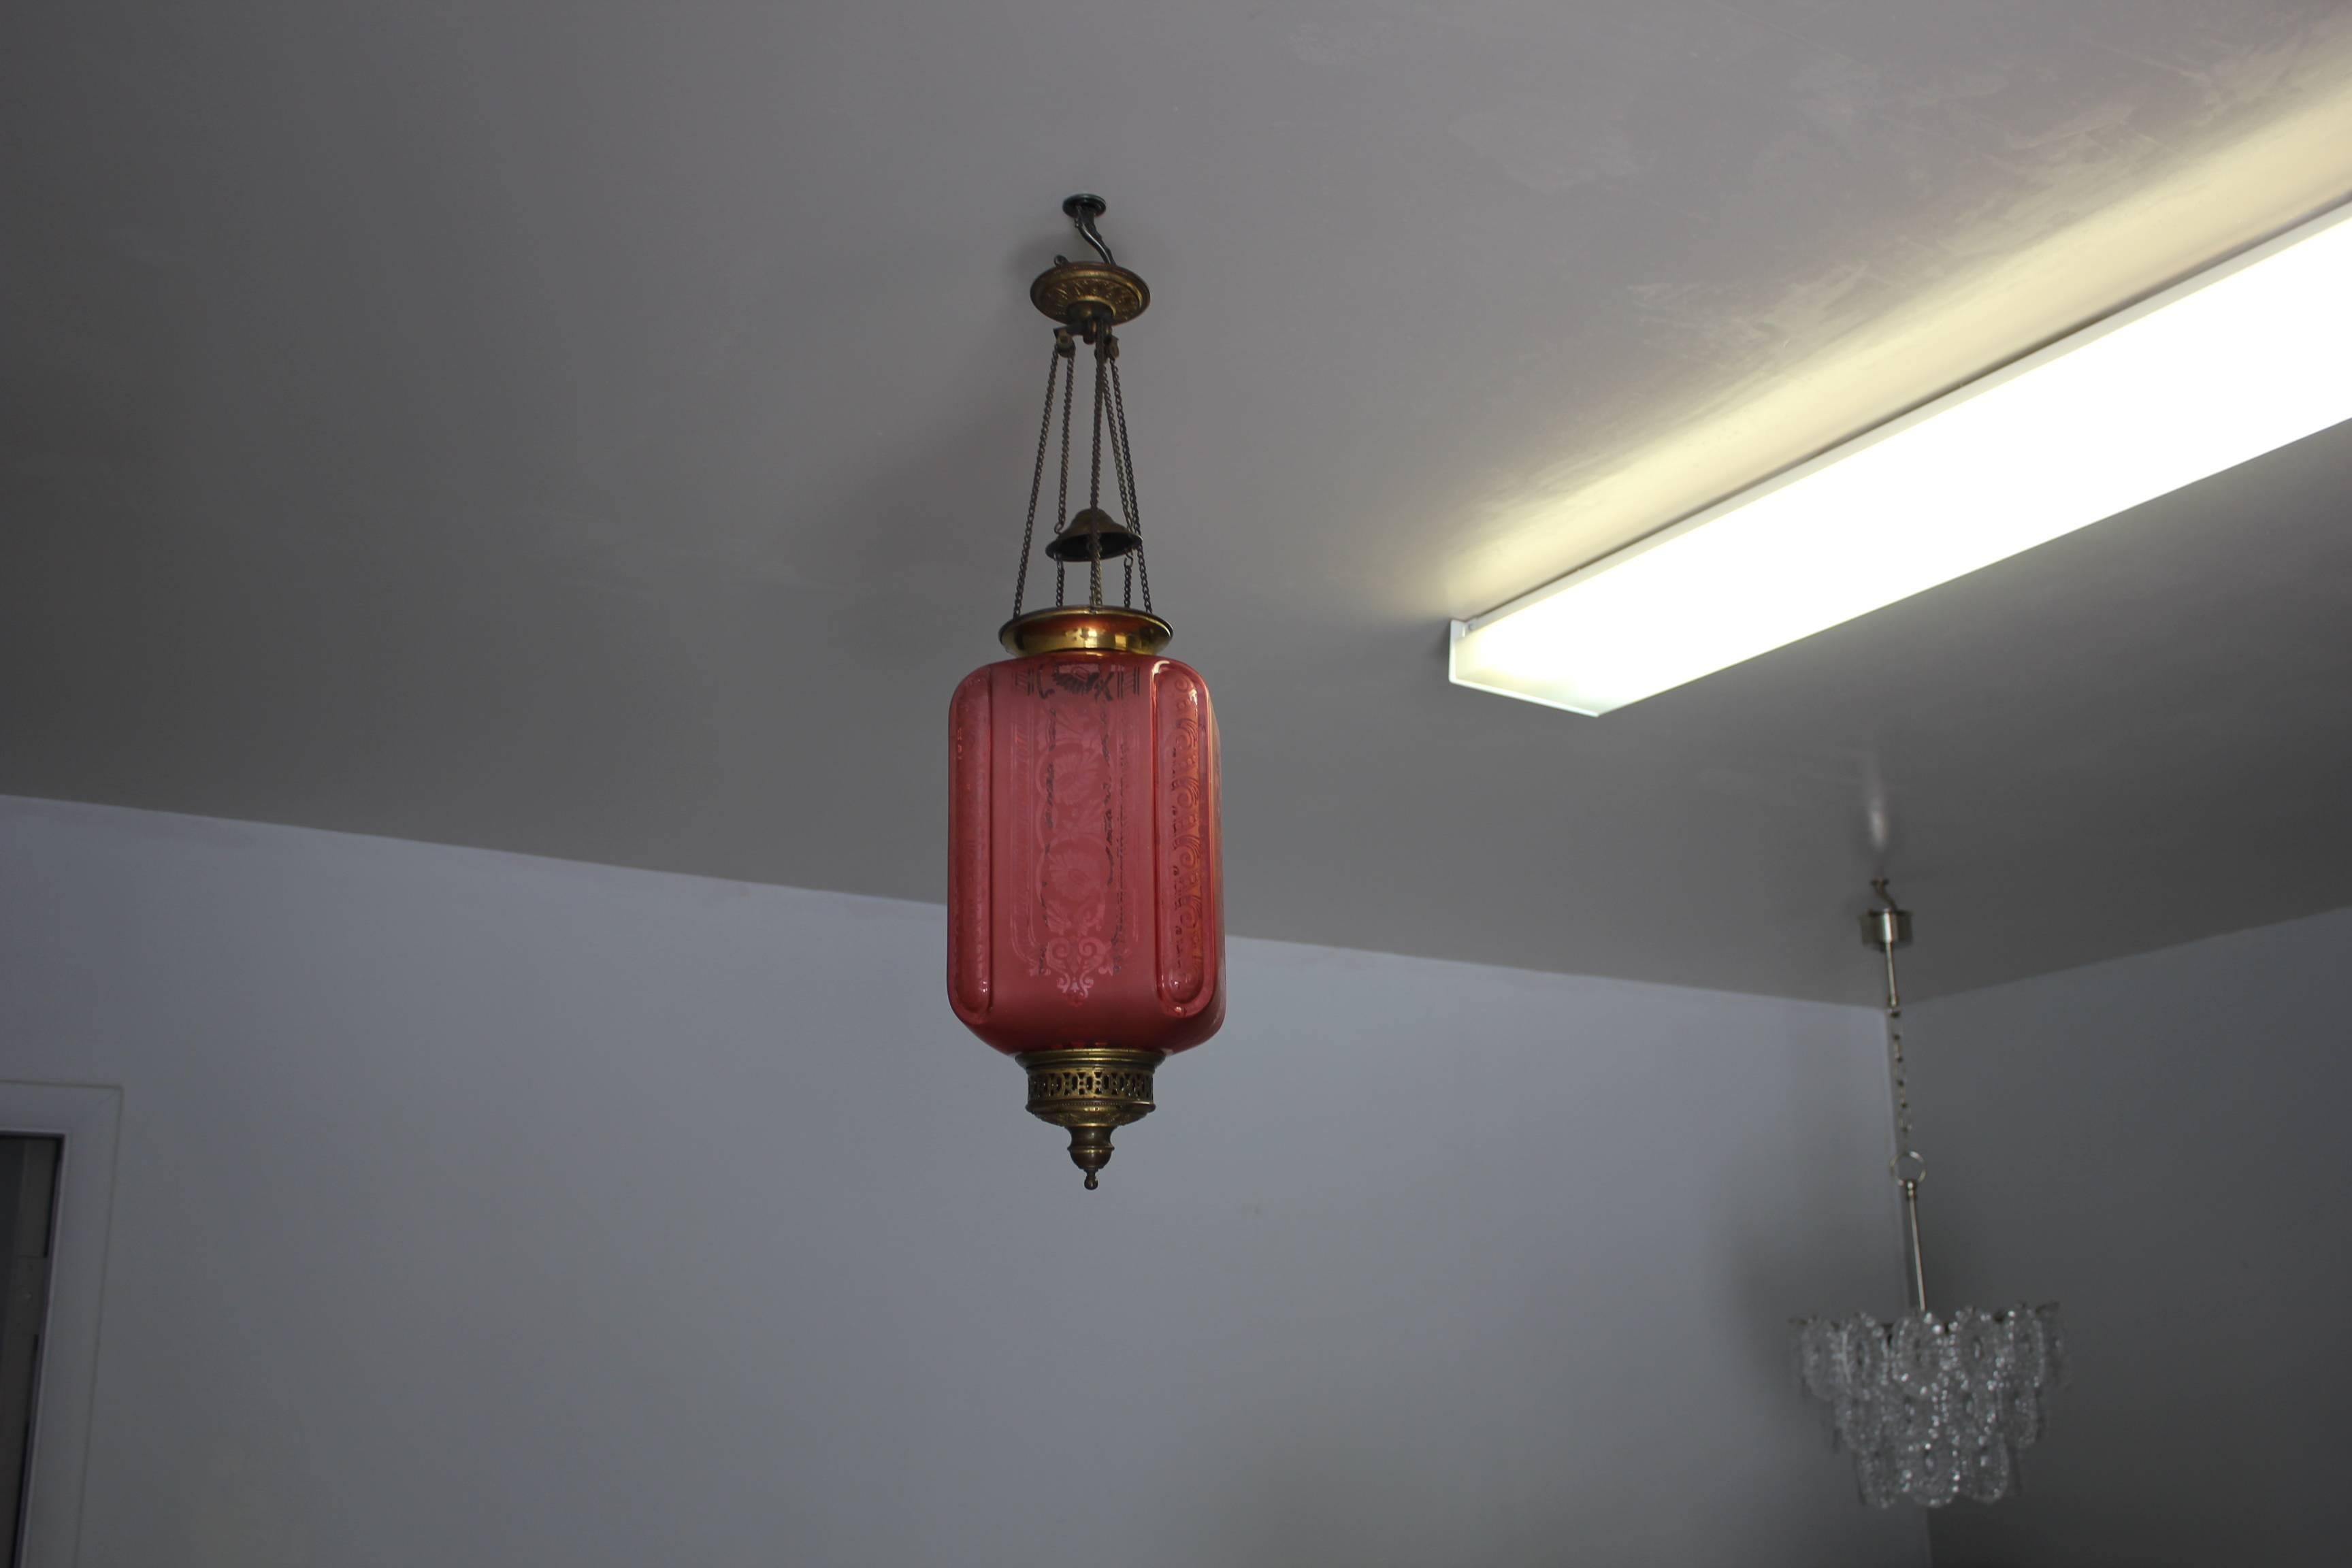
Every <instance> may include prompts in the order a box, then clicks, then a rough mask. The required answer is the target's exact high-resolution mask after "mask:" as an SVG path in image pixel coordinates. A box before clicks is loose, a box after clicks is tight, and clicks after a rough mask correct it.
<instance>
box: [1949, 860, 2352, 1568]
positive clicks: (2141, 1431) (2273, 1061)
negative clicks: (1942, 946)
mask: <svg viewBox="0 0 2352 1568" xmlns="http://www.w3.org/2000/svg"><path fill="white" fill-rule="evenodd" d="M2085 912H2086V914H2089V915H2093V916H2095V913H2096V906H2095V901H2093V902H2092V903H2091V904H2090V905H2088V906H2087V907H2086V910H2085ZM1919 940H1920V942H1922V943H1923V944H1924V943H1926V942H1930V941H1933V940H1934V932H1933V928H1932V927H1931V926H1930V925H1929V924H1928V921H1927V916H1926V915H1924V914H1923V915H1922V916H1921V918H1920V928H1919ZM2347 971H2352V910H2340V911H2338V912H2336V913H2335V914H2330V915H2323V916H2320V917H2318V918H2316V919H2313V920H2305V921H2295V922H2294V923H2292V924H2288V925H2280V926H2271V927H2268V928H2265V929H2263V930H2260V931H2244V932H2241V933H2239V934H2237V935H2234V936H2225V937H2218V938H2215V939H2213V940H2211V941H2209V942H2194V943H2191V944H2189V945H2188V946H2185V947H2177V948H2171V949H2168V950H2167V951H2165V952H2152V953H2147V954H2143V955H2142V956H2140V957H2137V958H2129V959H2124V960H2121V961H2118V962H2116V963H2103V964H2098V965H2095V966H2092V967H2089V968H2084V969H2075V970H2069V971H2066V972H2064V973H2058V974H2053V975H2047V976H2044V977H2043V978H2042V979H2038V980H2030V981H2025V982H2022V983H2020V984H2014V985H2003V986H1998V987H1994V988H1991V989H1988V990H1983V991H1973V992H1968V993H1964V994H1960V995H1957V996H1952V997H1948V998H1946V999H1943V1000H1940V1001H1934V1002H1929V1003H1927V1004H1924V1005H1920V1006H1918V1007H1916V1008H1914V1009H1912V1011H1911V1016H1910V1026H1911V1027H1910V1030H1909V1033H1908V1035H1907V1036H1906V1042H1907V1044H1908V1046H1909V1047H1910V1049H1909V1055H1910V1057H1911V1058H1912V1061H1913V1065H1914V1071H1913V1073H1912V1078H1913V1081H1914V1083H1915V1084H1916V1086H1917V1088H1918V1090H1919V1094H1918V1117H1917V1127H1918V1131H1919V1139H1920V1146H1921V1148H1922V1150H1923V1151H1924V1152H1925V1153H1926V1154H1927V1160H1928V1162H1929V1164H1930V1166H1931V1170H1930V1173H1929V1177H1928V1181H1929V1185H1928V1187H1927V1197H1926V1200H1925V1202H1926V1205H1927V1209H1926V1223H1927V1262H1928V1270H1929V1275H1928V1289H1929V1290H1930V1292H1931V1293H1933V1294H1934V1295H1936V1296H1937V1297H1939V1298H1940V1299H1941V1300H1942V1301H1943V1302H1945V1303H1946V1304H1953V1303H1958V1302H1960V1301H1962V1300H1970V1301H1975V1302H1978V1303H1979V1304H1983V1305H1991V1304H1993V1303H1995V1302H2006V1301H2011V1300H2020V1299H2029V1298H2030V1299H2032V1300H2049V1299H2052V1298H2056V1299H2057V1300H2060V1301H2061V1302H2063V1305H2064V1308H2065V1310H2066V1316H2067V1321H2068V1325H2069V1330H2070V1334H2071V1343H2072V1345H2073V1347H2074V1349H2073V1358H2074V1385H2073V1386H2072V1388H2070V1389H2069V1390H2068V1391H2067V1392H2066V1393H2064V1394H2062V1395H2060V1397H2059V1399H2058V1402H2057V1404H2056V1406H2055V1409H2054V1412H2053V1415H2052V1418H2051V1426H2050V1432H2049V1436H2047V1438H2046V1439H2045V1440H2044V1442H2043V1444H2042V1447H2038V1448H2036V1449H2035V1450H2033V1451H2032V1453H2030V1454H2028V1455H2027V1456H2026V1468H2025V1475H2026V1482H2027V1487H2028V1490H2027V1492H2026V1494H2025V1496H2023V1497H2022V1498H2019V1499H2015V1500H2011V1501H2006V1502H2003V1503H2001V1504H2000V1505H1999V1506H1998V1507H1995V1508H1990V1509H1982V1508H1970V1507H1968V1506H1966V1505H1962V1506H1960V1507H1956V1508H1953V1509H1951V1510H1947V1511H1946V1512H1944V1513H1942V1514H1939V1515H1938V1516H1937V1519H1936V1521H1935V1524H1934V1539H1935V1557H1936V1563H1937V1568H1990V1565H1993V1564H2032V1565H2035V1568H2071V1565H2075V1564H2106V1563H2114V1564H2132V1565H2134V1568H2170V1565H2173V1564H2179V1565H2182V1568H2187V1565H2190V1564H2195V1565H2197V1568H2207V1565H2210V1564H2213V1563H2325V1562H2341V1561H2343V1560H2344V1558H2345V1556H2346V1555H2347V1552H2352V1545H2347V1542H2352V1486H2347V1483H2346V1480H2345V1478H2346V1476H2347V1474H2352V1354H2347V1350H2346V1348H2345V1334H2346V1330H2345V1326H2344V1319H2345V1314H2346V1311H2347V1306H2352V1250H2347V1245H2346V1244H2347V1238H2352V1139H2347V1124H2348V1123H2352V1028H2348V1027H2347V1025H2346V1022H2345V1016H2346V1015H2345V1005H2344V976H2345V974H2346V973H2347Z"/></svg>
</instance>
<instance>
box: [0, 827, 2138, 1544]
mask: <svg viewBox="0 0 2352 1568" xmlns="http://www.w3.org/2000/svg"><path fill="white" fill-rule="evenodd" d="M940 942H941V921H940V911H939V910H937V909H935V908H931V907H929V906H923V905H915V904H901V903H889V902H882V901H877V900H864V899H855V898H847V897H839V896H834V895H826V894H816V893H808V892H802V891H795V890H792V889H777V888H761V887H745V886H739V885H735V884H730V883H722V882H713V881H702V880H696V879H688V878H683V877H671V876H659V875H650V874H645V873H638V872H628V871H620V870H614V869H610V868H599V867H593V866H582V865H572V864H566V863H561V862H553V861H545V860H531V859H526V858H517V857H512V856H506V855H497V854H489V853H483V852H477V851H467V850H460V849H451V848H443V847H429V846H421V845H415V844H406V843H397V842H392V841H386V840H376V839H366V838H358V837H343V836H338V835H331V834H322V833H314V832H306V831H299V830H293V829H285V828H272V827H259V826H245V825H234V824H227V823H221V822H214V821H206V820H201V819H195V818H188V817H175V816H157V815H150V814H142V813H132V812H123V811H116V810H110V809H104V808H97V807H89V806H68V805H50V804H45V803H37V802H29V801H13V802H0V1077H5V1078H10V1079H70V1080H78V1081H92V1080H94V1081H100V1082H107V1083H117V1084H120V1085H121V1086H123V1099H122V1116H121V1132H120V1149H121V1152H120V1163H119V1167H118V1173H117V1177H118V1179H117V1186H116V1195H115V1204H114V1213H113V1228H112V1243H111V1254H110V1263H109V1273H108V1277H107V1281H106V1296H105V1307H104V1317H103V1321H102V1324H101V1333H102V1339H101V1347H100V1363H99V1368H98V1379H97V1394H96V1405H95V1411H94V1423H95V1426H94V1437H93V1440H92V1445H91V1449H90V1456H89V1489H88V1497H87V1508H86V1523H85V1527H84V1531H83V1561H84V1562H85V1563H88V1564H91V1565H93V1568H154V1565H156V1564H163V1563H171V1564H173V1565H175V1568H200V1565H208V1564H219V1565H224V1568H226V1565H232V1564H233V1565H235V1568H268V1565H272V1564H320V1563H335V1564H337V1565H339V1568H362V1565H372V1564H383V1565H386V1568H390V1565H394V1564H397V1565H400V1568H414V1565H415V1564H420V1563H433V1564H436V1568H463V1565H467V1564H477V1563H479V1564H493V1563H495V1564H502V1565H503V1564H515V1563H562V1564H565V1565H566V1568H579V1565H593V1564H606V1563H611V1564H622V1563H627V1564H642V1563H681V1564H695V1565H697V1568H705V1565H721V1564H734V1563H744V1564H751V1563H758V1564H776V1563H791V1564H835V1563H841V1564H848V1563H874V1564H890V1565H919V1564H929V1563H938V1564H950V1563H952V1564H956V1565H958V1568H992V1565H996V1564H1003V1565H1006V1568H1012V1565H1014V1564H1018V1565H1020V1568H1047V1565H1052V1564H1062V1563H1067V1564H1072V1565H1079V1564H1084V1565H1087V1568H1101V1565H1104V1564H1118V1565H1119V1568H1150V1565H1153V1564H1170V1565H1176V1564H1182V1565H1185V1568H1198V1565H1200V1564H1205V1563H1216V1564H1219V1565H1220V1568H1255V1565H1259V1564H1264V1565H1267V1568H1274V1565H1277V1564H1279V1565H1284V1568H1290V1565H1296V1564H1302V1563H1331V1564H1345V1565H1347V1568H1373V1565H1378V1564H1389V1563H1394V1564H1412V1565H1414V1568H1427V1565H1431V1564H1439V1563H1443V1564H1447V1565H1449V1568H1452V1565H1473V1568H1475V1565H1480V1564H1489V1563H1493V1564H1504V1563H1513V1564H1517V1563H1562V1562H1577V1563H1596V1564H1631V1563H1665V1564H1675V1565H1696V1564H1707V1563H1726V1564H1731V1563H1738V1564H1740V1565H1742V1568H1759V1565H1766V1564H1773V1563H1789V1564H1804V1565H1806V1568H1818V1565H1819V1564H1822V1563H1840V1564H1870V1563H1904V1564H1916V1563H1920V1562H1922V1561H1923V1560H1924V1547H1925V1539H1924V1531H1922V1530H1921V1527H1920V1524H1919V1521H1918V1520H1917V1519H1916V1516H1910V1515H1903V1514H1897V1515H1891V1516H1889V1515H1879V1514H1874V1513H1871V1512H1868V1511H1866V1510H1864V1509H1862V1508H1861V1507H1859V1506H1858V1505H1857V1504H1856V1502H1855V1501H1854V1500H1853V1490H1852V1487H1851V1483H1850V1480H1849V1479H1848V1477H1847V1474H1846V1471H1845V1468H1844V1464H1843V1460H1842V1459H1840V1458H1838V1457H1836V1456H1834V1455H1832V1454H1831V1453H1830V1452H1828V1451H1827V1448H1826V1446H1825V1444H1824V1442H1823V1440H1822V1434H1821V1429H1820V1427H1819V1426H1818V1424H1817V1423H1816V1421H1815V1420H1814V1419H1813V1416H1812V1414H1811V1412H1810V1411H1809V1410H1807V1409H1806V1408H1805V1407H1804V1406H1803V1405H1801V1402H1800V1400H1799V1399H1798V1397H1797V1395H1796V1394H1795V1392H1794V1390H1793V1385H1792V1382H1791V1378H1790V1369H1789V1363H1788V1359H1787V1354H1786V1348H1785V1347H1786V1335H1787V1328H1786V1323H1787V1320H1788V1319H1789V1318H1790V1317H1791V1316H1792V1315H1794V1314H1798V1313H1801V1312H1806V1311H1812V1310H1831V1309H1833V1310H1852V1309H1853V1308H1855V1307H1859V1306H1863V1305H1871V1306H1875V1307H1878V1308H1881V1309H1884V1308H1885V1307H1886V1306H1888V1305H1889V1304H1891V1302H1892V1300H1893V1299H1894V1297H1895V1293H1896V1292H1897V1290H1898V1289H1899V1285H1898V1279H1899V1275H1898V1273H1897V1270H1896V1267H1895V1261H1894V1257H1895V1255H1894V1251H1893V1247H1894V1233H1893V1229H1892V1220H1891V1215H1890V1211H1889V1209H1888V1207H1887V1205H1886V1194H1885V1189H1884V1184H1883V1183H1880V1182H1877V1181H1875V1180H1874V1179H1873V1178H1874V1176H1875V1174H1876V1173H1877V1172H1878V1171H1879V1169H1880V1167H1881V1163H1882V1162H1883V1160H1884V1157H1885V1133H1884V1131H1883V1130H1882V1107H1883V1100H1882V1079H1881V1074H1880V1062H1879V1047H1878V1038H1877V1032H1876V1027H1875V1024H1874V1019H1873V1017H1872V1016H1871V1015H1869V1014H1868V1013H1866V1012H1861V1011H1857V1010H1852V1009H1839V1008H1833V1007H1826V1006H1818V1005H1804V1004H1797V1003H1788V1002H1779V1001H1770V1000H1763V999H1758V998H1754V997H1743V996H1732V995H1723V994H1709V993H1701V992H1694V991H1680V990H1673V989H1666V988H1660V987H1654V986H1644V985H1637V984H1620V983H1615V982H1602V981H1594V980H1581V979H1573V978H1564V977H1559V976H1551V975H1537V974H1528V973H1512V972H1508V971H1502V970H1493V969H1481V968H1475V967H1469V966H1464V965H1459V964H1446V963H1432V962H1424V961H1418V960H1405V959H1398V958H1390V957H1380V956H1372V955H1368V954H1363V953H1351V952H1327V951H1321V950H1316V949H1308V948H1300V947H1291V946H1283V945H1276V944H1270V943H1264V942H1239V943H1237V944H1235V947H1234V953H1233V958H1234V983H1233V1013H1232V1017H1233V1022H1232V1023H1231V1025H1230V1026H1228V1027H1227V1028H1226V1030H1225V1032H1224V1034H1223V1037H1220V1038H1219V1039H1217V1040H1215V1041H1213V1042H1211V1044H1210V1045H1208V1046H1207V1047H1203V1048H1202V1049H1201V1050H1200V1051H1198V1052H1195V1053H1194V1054H1193V1055H1192V1056H1191V1057H1189V1058H1185V1059H1183V1060H1181V1061H1179V1062H1177V1063H1176V1064H1174V1065H1172V1066H1171V1067H1170V1068H1167V1069H1166V1070H1164V1071H1163V1073H1162V1074H1161V1078H1160V1089H1161V1092H1160V1105H1161V1110H1160V1112H1159V1114H1158V1115H1156V1116H1155V1117H1153V1118H1152V1119H1151V1120H1150V1121H1147V1122H1145V1123H1143V1124H1142V1125H1140V1126H1139V1127H1137V1128H1135V1129H1132V1130H1130V1131H1129V1132H1128V1133H1126V1134H1125V1135H1124V1136H1122V1138H1121V1139H1120V1148H1119V1153H1118V1158H1117V1159H1116V1160H1115V1161H1114V1162H1113V1163H1112V1164H1111V1166H1110V1168H1109V1170H1108V1173H1106V1175H1105V1178H1104V1190H1103V1191H1102V1192H1100V1193H1097V1194H1087V1193H1086V1192H1085V1191H1083V1190H1082V1189H1081V1187H1080V1185H1079V1178H1078V1175H1077V1173H1076V1171H1074V1170H1073V1169H1072V1168H1071V1167H1070V1165H1069V1163H1067V1160H1066V1156H1065V1155H1064V1153H1063V1152H1062V1150H1061V1147H1060V1144H1059V1142H1058V1140H1057V1139H1056V1137H1055V1134H1054V1133H1053V1132H1051V1131H1049V1130H1047V1129H1046V1128H1045V1127H1043V1126H1042V1125H1040V1124H1038V1123H1036V1122H1034V1121H1032V1120H1031V1119H1030V1118H1029V1117H1027V1116H1026V1115H1025V1114H1024V1112H1023V1111H1022V1110H1021V1100H1022V1089H1023V1085H1022V1079H1021V1076H1020V1074H1019V1072H1018V1071H1017V1069H1015V1068H1013V1066H1011V1065H1010V1064H1009V1063H1007V1062H1005V1061H1003V1059H1002V1058H997V1057H996V1056H994V1055H993V1054H992V1053H991V1052H990V1051H988V1050H987V1049H985V1048H984V1047H982V1046H980V1045H979V1044H978V1043H977V1042H976V1041H973V1040H972V1039H971V1038H970V1037H968V1036H966V1035H965V1034H964V1033H963V1031H962V1030H961V1027H959V1026H957V1025H955V1024H954V1023H953V1021H952V1020H951V1019H950V1016H949V1013H948V1009H947V1004H946V1002H945V1000H944V998H943V996H942V994H941V988H940V966H941V958H940ZM2056 1283H2057V1284H2058V1285H2059V1286H2061V1287H2062V1288H2063V1285H2064V1284H2065V1281H2064V1280H2063V1279H2061V1280H2058V1281H2056ZM2085 1329H2086V1332H2089V1333H2092V1334H2095V1333H2096V1332H2097V1331H2098V1329H2097V1324H2096V1320H2095V1318H2094V1319H2093V1320H2092V1321H2090V1322H2088V1323H2086V1325H2085Z"/></svg>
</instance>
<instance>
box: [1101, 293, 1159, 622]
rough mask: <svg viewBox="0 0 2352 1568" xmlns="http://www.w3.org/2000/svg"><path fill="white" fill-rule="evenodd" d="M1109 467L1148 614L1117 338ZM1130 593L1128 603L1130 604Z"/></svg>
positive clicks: (1147, 568)
mask: <svg viewBox="0 0 2352 1568" xmlns="http://www.w3.org/2000/svg"><path fill="white" fill-rule="evenodd" d="M1110 422H1111V448H1110V455H1111V467H1112V468H1113V469H1114V470H1115V471H1116V472H1117V474H1118V500H1119V505H1120V506H1122V507H1124V508H1125V509H1126V510H1127V526H1128V527H1129V528H1130V529H1132V530H1133V531H1134V532H1135V574H1136V575H1137V576H1138V577H1139V578H1140V579H1141V580H1142V583H1143V613H1144V614H1145V615H1147V616H1148V615H1150V614H1151V613H1152V612H1151V563H1150V561H1148V560H1147V559H1146V558H1145V557H1144V553H1143V519H1142V517H1141V516H1140V515H1139V513H1138V511H1137V510H1136V505H1135V449H1134V448H1133V447H1130V446H1129V445H1128V439H1127V388H1126V387H1125V386H1124V385H1123V384H1121V383H1120V381H1119V374H1118V340H1117V339H1116V338H1114V339H1111V340H1110ZM1134 602H1135V601H1134V598H1133V596H1132V595H1129V599H1128V603H1129V604H1130V605H1132V604H1133V603H1134Z"/></svg>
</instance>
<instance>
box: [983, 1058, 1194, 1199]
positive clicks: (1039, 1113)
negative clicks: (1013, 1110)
mask: <svg viewBox="0 0 2352 1568" xmlns="http://www.w3.org/2000/svg"><path fill="white" fill-rule="evenodd" d="M1013 1060H1014V1061H1017V1062H1019V1063H1020V1064H1021V1065H1022V1066H1023V1067H1024V1068H1027V1069H1028V1072H1029V1114H1030V1115H1032V1116H1034V1117H1035V1118H1037V1119H1038V1120H1039V1121H1049V1122H1052V1123H1053V1124H1054V1125H1055V1126H1056V1127H1066V1128H1068V1129H1069V1130H1070V1163H1072V1164H1073V1165H1076V1167H1077V1168H1078V1169H1079V1170H1081V1171H1084V1172H1085V1173H1087V1191H1088V1192H1092V1191H1094V1190H1095V1189H1096V1188H1097V1186H1099V1185H1101V1183H1100V1182H1099V1181H1098V1180H1097V1175H1098V1173H1100V1172H1101V1170H1102V1168H1103V1167H1104V1166H1105V1165H1108V1164H1109V1163H1110V1157H1111V1152H1112V1150H1111V1141H1110V1135H1111V1130H1112V1129H1113V1128H1118V1127H1124V1126H1126V1125H1127V1124H1128V1123H1129V1122H1130V1121H1142V1120H1143V1119H1144V1118H1145V1117H1147V1116H1149V1115H1150V1114H1151V1111H1152V1103H1151V1072H1152V1069H1153V1068H1157V1067H1158V1066H1159V1065H1160V1052H1158V1051H1129V1050H1120V1049H1118V1047H1112V1046H1064V1047H1061V1048H1060V1049H1058V1050H1051V1051H1024V1052H1023V1053H1022V1054H1021V1055H1019V1056H1017V1057H1015V1058H1013Z"/></svg>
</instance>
